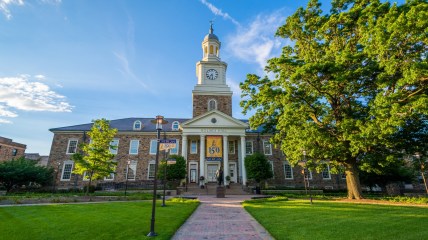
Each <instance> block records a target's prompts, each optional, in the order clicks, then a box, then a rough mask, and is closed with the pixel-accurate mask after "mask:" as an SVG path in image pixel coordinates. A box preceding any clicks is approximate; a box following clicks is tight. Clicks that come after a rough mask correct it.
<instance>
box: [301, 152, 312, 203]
mask: <svg viewBox="0 0 428 240" xmlns="http://www.w3.org/2000/svg"><path fill="white" fill-rule="evenodd" d="M303 162H304V163H305V168H304V170H303V171H307V173H308V189H309V199H310V201H311V205H312V192H311V187H310V186H309V183H310V182H309V170H308V169H307V168H306V150H303ZM303 177H304V179H305V180H306V172H305V174H303ZM305 186H306V184H305Z"/></svg>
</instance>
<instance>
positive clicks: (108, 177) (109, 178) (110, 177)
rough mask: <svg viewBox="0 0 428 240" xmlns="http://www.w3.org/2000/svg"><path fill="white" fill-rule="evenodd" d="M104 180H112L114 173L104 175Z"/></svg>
mask: <svg viewBox="0 0 428 240" xmlns="http://www.w3.org/2000/svg"><path fill="white" fill-rule="evenodd" d="M104 180H105V181H113V180H114V173H110V175H108V176H107V177H104Z"/></svg>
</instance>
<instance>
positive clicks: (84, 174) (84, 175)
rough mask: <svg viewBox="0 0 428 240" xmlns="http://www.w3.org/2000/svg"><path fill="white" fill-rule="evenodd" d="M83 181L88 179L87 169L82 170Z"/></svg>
mask: <svg viewBox="0 0 428 240" xmlns="http://www.w3.org/2000/svg"><path fill="white" fill-rule="evenodd" d="M83 181H89V175H88V172H87V171H85V172H83Z"/></svg>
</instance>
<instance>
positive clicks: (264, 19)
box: [226, 11, 285, 69]
mask: <svg viewBox="0 0 428 240" xmlns="http://www.w3.org/2000/svg"><path fill="white" fill-rule="evenodd" d="M284 23H285V14H284V13H282V11H277V12H274V13H272V14H270V15H265V14H260V15H258V16H257V17H256V18H255V19H254V20H253V21H252V22H250V23H249V24H248V26H241V27H238V28H237V30H236V32H235V33H234V34H233V35H230V36H228V39H227V41H226V44H227V45H226V50H227V51H228V52H229V53H230V54H231V55H233V56H234V57H237V58H239V59H240V60H242V61H246V62H250V63H257V64H258V65H259V66H260V67H261V68H262V69H264V67H265V66H266V62H267V60H268V59H270V58H272V57H273V56H275V55H278V54H279V53H280V50H281V47H282V46H283V45H284V40H283V39H279V38H275V32H276V30H277V29H278V27H279V26H281V25H283V24H284Z"/></svg>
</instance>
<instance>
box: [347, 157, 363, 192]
mask: <svg viewBox="0 0 428 240" xmlns="http://www.w3.org/2000/svg"><path fill="white" fill-rule="evenodd" d="M345 173H346V187H347V189H348V199H362V198H363V195H362V191H361V184H360V178H359V174H358V169H357V164H356V160H353V161H352V162H351V163H347V164H345Z"/></svg>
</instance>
